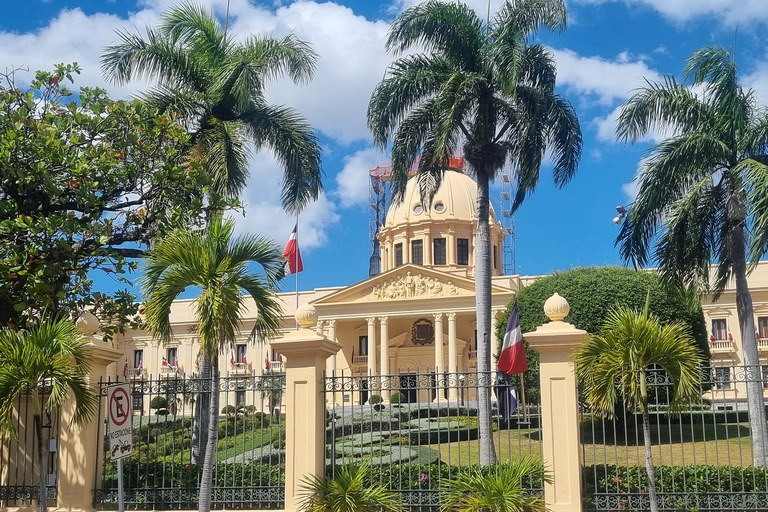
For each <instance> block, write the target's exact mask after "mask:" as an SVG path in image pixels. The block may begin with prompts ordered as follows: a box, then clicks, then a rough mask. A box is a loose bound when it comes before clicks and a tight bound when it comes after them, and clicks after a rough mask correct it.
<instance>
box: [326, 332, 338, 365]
mask: <svg viewBox="0 0 768 512" xmlns="http://www.w3.org/2000/svg"><path fill="white" fill-rule="evenodd" d="M328 339H329V340H331V341H336V320H335V319H333V318H332V319H330V320H328ZM328 361H329V363H328V366H327V368H328V374H329V375H333V374H335V373H336V368H337V367H336V354H335V353H334V354H333V355H331V357H329V358H328Z"/></svg>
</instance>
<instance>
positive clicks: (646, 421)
mask: <svg viewBox="0 0 768 512" xmlns="http://www.w3.org/2000/svg"><path fill="white" fill-rule="evenodd" d="M642 379H643V380H645V376H644V375H643V377H642ZM643 442H644V444H645V472H646V474H647V475H648V500H649V501H650V505H651V512H659V502H658V497H657V496H656V470H655V469H654V467H653V454H652V453H651V421H650V418H649V417H648V397H647V396H646V397H643Z"/></svg>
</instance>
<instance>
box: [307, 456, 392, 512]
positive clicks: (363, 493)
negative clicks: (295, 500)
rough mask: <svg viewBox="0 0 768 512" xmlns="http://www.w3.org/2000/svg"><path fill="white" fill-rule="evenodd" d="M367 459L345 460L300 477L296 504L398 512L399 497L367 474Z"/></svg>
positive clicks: (334, 510) (325, 511)
mask: <svg viewBox="0 0 768 512" xmlns="http://www.w3.org/2000/svg"><path fill="white" fill-rule="evenodd" d="M371 472H372V469H371V466H370V464H369V463H368V462H362V463H360V464H346V465H344V466H341V467H337V468H336V469H335V471H332V472H330V473H328V474H326V475H309V476H308V477H306V478H305V479H304V480H303V481H302V488H301V492H302V497H301V498H300V501H299V507H300V508H301V509H302V510H304V511H305V512H378V511H381V512H400V511H401V510H402V509H403V506H402V504H401V502H400V497H399V496H398V495H397V493H395V492H393V491H392V490H391V489H390V488H389V487H388V486H387V485H386V483H384V482H381V481H378V482H377V481H375V480H372V479H371V478H370V475H371Z"/></svg>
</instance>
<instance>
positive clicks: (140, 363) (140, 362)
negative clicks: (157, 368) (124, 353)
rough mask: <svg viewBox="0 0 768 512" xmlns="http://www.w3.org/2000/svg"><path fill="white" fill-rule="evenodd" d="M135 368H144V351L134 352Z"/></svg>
mask: <svg viewBox="0 0 768 512" xmlns="http://www.w3.org/2000/svg"><path fill="white" fill-rule="evenodd" d="M133 367H134V368H144V351H143V350H134V351H133Z"/></svg>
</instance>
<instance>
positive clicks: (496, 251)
mask: <svg viewBox="0 0 768 512" xmlns="http://www.w3.org/2000/svg"><path fill="white" fill-rule="evenodd" d="M493 270H499V247H498V246H496V245H494V246H493Z"/></svg>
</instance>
